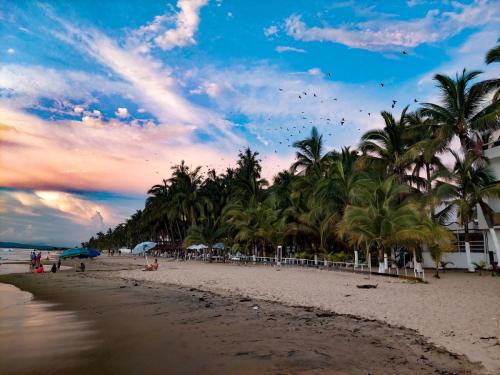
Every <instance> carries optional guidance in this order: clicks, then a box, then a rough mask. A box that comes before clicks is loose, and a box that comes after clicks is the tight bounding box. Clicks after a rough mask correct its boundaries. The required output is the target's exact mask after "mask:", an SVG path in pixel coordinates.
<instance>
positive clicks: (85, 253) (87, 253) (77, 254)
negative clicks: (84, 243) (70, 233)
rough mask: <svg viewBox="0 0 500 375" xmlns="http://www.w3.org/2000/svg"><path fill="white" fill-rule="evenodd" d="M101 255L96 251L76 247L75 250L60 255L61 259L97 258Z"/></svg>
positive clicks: (68, 250) (65, 251)
mask: <svg viewBox="0 0 500 375" xmlns="http://www.w3.org/2000/svg"><path fill="white" fill-rule="evenodd" d="M99 255H101V253H100V252H99V251H98V250H96V249H89V248H86V247H75V248H73V249H67V250H64V251H63V252H62V253H61V254H59V258H63V259H64V258H95V257H98V256H99Z"/></svg>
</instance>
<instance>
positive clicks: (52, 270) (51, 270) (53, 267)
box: [50, 263, 57, 273]
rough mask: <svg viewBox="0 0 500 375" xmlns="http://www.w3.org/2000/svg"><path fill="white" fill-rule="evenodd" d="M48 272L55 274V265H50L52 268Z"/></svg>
mask: <svg viewBox="0 0 500 375" xmlns="http://www.w3.org/2000/svg"><path fill="white" fill-rule="evenodd" d="M50 272H52V273H56V272H57V266H56V264H55V263H53V264H52V268H51V269H50Z"/></svg>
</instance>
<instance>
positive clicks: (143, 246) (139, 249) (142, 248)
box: [132, 241, 156, 263]
mask: <svg viewBox="0 0 500 375" xmlns="http://www.w3.org/2000/svg"><path fill="white" fill-rule="evenodd" d="M155 246H156V243H155V242H149V241H146V242H141V243H140V244H137V245H136V246H135V247H134V248H133V249H132V254H134V255H137V254H142V253H144V255H146V263H148V256H147V254H146V252H147V251H149V250H151V249H152V248H154V247H155Z"/></svg>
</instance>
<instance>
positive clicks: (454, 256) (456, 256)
mask: <svg viewBox="0 0 500 375" xmlns="http://www.w3.org/2000/svg"><path fill="white" fill-rule="evenodd" d="M422 258H423V261H424V267H426V268H435V267H436V265H435V263H434V261H433V260H432V257H431V255H430V254H429V253H428V252H426V251H424V252H423V253H422ZM471 258H472V262H475V263H479V262H480V261H482V260H484V261H485V262H486V263H488V264H489V260H488V257H487V256H485V255H484V254H482V253H471ZM443 260H444V261H446V262H453V264H448V265H447V266H446V268H467V259H466V257H465V253H458V252H453V253H448V254H446V255H445V256H444V257H443Z"/></svg>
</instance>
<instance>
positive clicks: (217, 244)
mask: <svg viewBox="0 0 500 375" xmlns="http://www.w3.org/2000/svg"><path fill="white" fill-rule="evenodd" d="M225 248H226V247H225V246H224V244H223V243H222V242H217V243H216V244H215V245H214V246H212V249H217V250H224V249H225Z"/></svg>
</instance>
